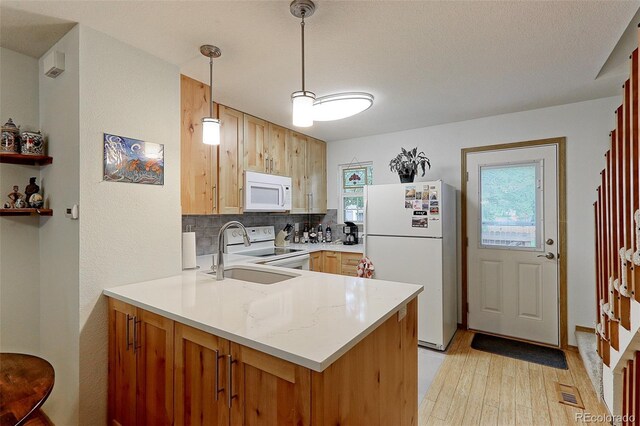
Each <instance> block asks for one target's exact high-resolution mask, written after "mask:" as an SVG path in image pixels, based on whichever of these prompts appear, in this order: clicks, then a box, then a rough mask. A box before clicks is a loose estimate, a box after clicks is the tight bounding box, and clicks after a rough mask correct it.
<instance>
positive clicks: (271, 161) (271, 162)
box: [269, 158, 273, 173]
mask: <svg viewBox="0 0 640 426" xmlns="http://www.w3.org/2000/svg"><path fill="white" fill-rule="evenodd" d="M269 163H270V164H271V166H270V169H271V173H273V158H272V159H271V160H269Z"/></svg>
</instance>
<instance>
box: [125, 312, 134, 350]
mask: <svg viewBox="0 0 640 426" xmlns="http://www.w3.org/2000/svg"><path fill="white" fill-rule="evenodd" d="M132 319H133V316H131V315H129V314H127V329H126V331H125V339H126V340H127V350H129V346H133V344H132V343H130V342H129V337H130V336H131V332H130V331H129V321H131V320H132Z"/></svg>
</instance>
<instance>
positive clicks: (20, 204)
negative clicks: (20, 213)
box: [15, 198, 27, 209]
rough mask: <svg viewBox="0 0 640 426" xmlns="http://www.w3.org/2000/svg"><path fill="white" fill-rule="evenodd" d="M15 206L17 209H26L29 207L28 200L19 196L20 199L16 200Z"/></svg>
mask: <svg viewBox="0 0 640 426" xmlns="http://www.w3.org/2000/svg"><path fill="white" fill-rule="evenodd" d="M15 208H16V209H24V208H27V202H26V201H25V200H23V199H22V198H18V199H17V200H16V204H15Z"/></svg>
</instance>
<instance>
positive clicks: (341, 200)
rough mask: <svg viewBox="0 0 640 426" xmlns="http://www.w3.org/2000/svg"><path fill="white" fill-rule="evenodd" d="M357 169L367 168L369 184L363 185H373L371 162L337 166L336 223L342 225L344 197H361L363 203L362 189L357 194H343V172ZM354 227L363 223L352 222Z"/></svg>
mask: <svg viewBox="0 0 640 426" xmlns="http://www.w3.org/2000/svg"><path fill="white" fill-rule="evenodd" d="M358 167H366V168H367V179H368V180H369V181H370V182H371V183H366V184H365V185H370V184H372V183H373V161H358V162H351V163H347V164H338V183H337V195H338V223H344V200H345V198H346V197H362V199H363V201H364V188H362V191H361V192H360V191H358V192H345V187H344V182H343V178H344V171H345V170H348V169H354V168H358ZM353 223H355V224H356V225H363V224H364V222H355V221H354V222H353Z"/></svg>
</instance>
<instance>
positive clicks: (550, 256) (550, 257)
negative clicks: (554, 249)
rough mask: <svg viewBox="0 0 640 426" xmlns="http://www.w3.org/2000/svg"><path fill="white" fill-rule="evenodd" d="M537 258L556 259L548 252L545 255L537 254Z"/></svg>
mask: <svg viewBox="0 0 640 426" xmlns="http://www.w3.org/2000/svg"><path fill="white" fill-rule="evenodd" d="M537 257H546V258H547V259H549V260H551V259H555V258H556V256H555V255H554V254H553V253H551V252H549V253H547V254H539V255H538V256H537Z"/></svg>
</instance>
